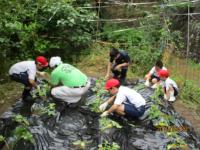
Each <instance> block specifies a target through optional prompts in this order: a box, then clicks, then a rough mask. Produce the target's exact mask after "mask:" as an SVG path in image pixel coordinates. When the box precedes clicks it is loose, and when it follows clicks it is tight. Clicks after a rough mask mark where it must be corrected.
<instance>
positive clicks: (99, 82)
mask: <svg viewBox="0 0 200 150" xmlns="http://www.w3.org/2000/svg"><path fill="white" fill-rule="evenodd" d="M104 84H105V81H104V79H99V80H97V81H96V85H95V87H94V88H93V89H92V90H93V91H94V92H96V100H95V101H93V102H92V103H90V104H88V105H89V107H90V109H91V111H94V112H96V113H98V112H100V110H99V106H100V104H101V103H102V100H101V96H102V95H103V94H105V93H106V91H105V90H104V89H103V87H104Z"/></svg>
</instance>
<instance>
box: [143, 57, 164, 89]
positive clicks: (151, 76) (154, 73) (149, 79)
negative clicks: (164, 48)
mask: <svg viewBox="0 0 200 150" xmlns="http://www.w3.org/2000/svg"><path fill="white" fill-rule="evenodd" d="M161 69H164V70H167V69H166V68H165V67H163V63H162V61H160V60H158V61H157V62H156V63H155V66H154V67H153V68H152V69H151V70H150V71H149V73H148V74H146V75H145V77H144V79H145V80H146V82H145V85H146V86H151V87H152V88H157V87H158V86H159V84H160V77H159V76H158V72H159V71H160V70H161Z"/></svg>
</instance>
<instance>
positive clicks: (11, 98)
mask: <svg viewBox="0 0 200 150" xmlns="http://www.w3.org/2000/svg"><path fill="white" fill-rule="evenodd" d="M22 89H23V86H22V85H21V84H18V83H16V82H8V83H5V84H1V85H0V115H1V114H3V113H4V112H5V111H6V110H7V109H8V108H9V107H10V106H11V105H12V104H14V103H15V102H16V101H17V100H18V99H19V98H20V97H21V93H22Z"/></svg>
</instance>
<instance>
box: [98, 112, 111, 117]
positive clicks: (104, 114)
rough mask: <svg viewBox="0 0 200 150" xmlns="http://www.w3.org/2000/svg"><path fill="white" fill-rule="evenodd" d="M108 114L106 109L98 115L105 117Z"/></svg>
mask: <svg viewBox="0 0 200 150" xmlns="http://www.w3.org/2000/svg"><path fill="white" fill-rule="evenodd" d="M108 115H109V113H108V111H104V112H103V113H102V114H101V115H100V116H101V117H106V116H108Z"/></svg>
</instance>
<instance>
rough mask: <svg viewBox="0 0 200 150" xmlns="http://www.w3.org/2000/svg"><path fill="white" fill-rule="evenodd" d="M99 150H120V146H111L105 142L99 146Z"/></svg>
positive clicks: (113, 144) (114, 144)
mask: <svg viewBox="0 0 200 150" xmlns="http://www.w3.org/2000/svg"><path fill="white" fill-rule="evenodd" d="M98 150H120V146H119V145H118V144H117V143H115V142H113V143H112V144H110V143H108V141H106V140H104V142H103V143H102V144H100V145H98Z"/></svg>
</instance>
